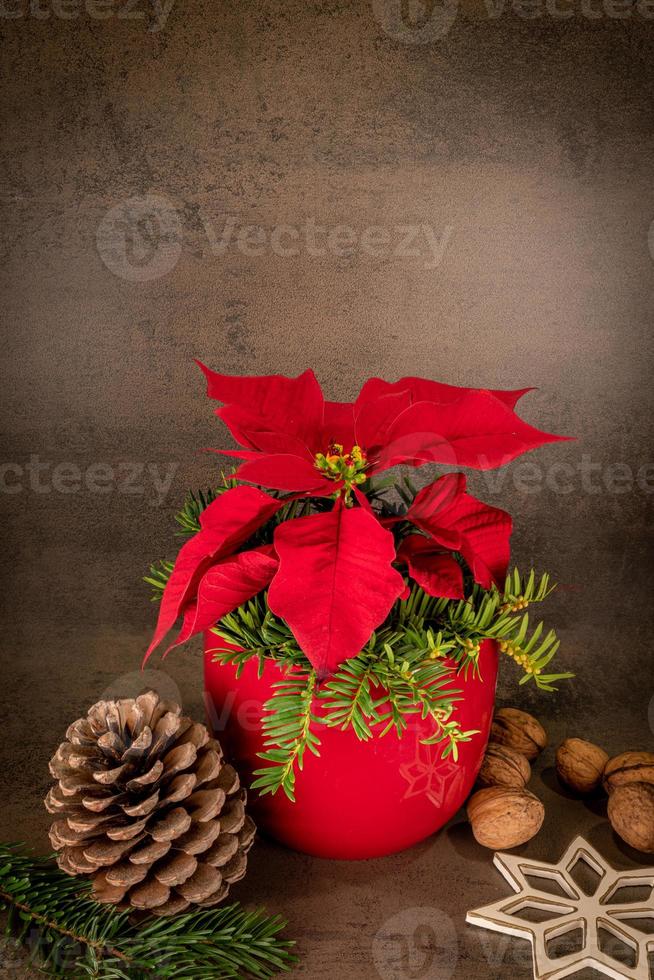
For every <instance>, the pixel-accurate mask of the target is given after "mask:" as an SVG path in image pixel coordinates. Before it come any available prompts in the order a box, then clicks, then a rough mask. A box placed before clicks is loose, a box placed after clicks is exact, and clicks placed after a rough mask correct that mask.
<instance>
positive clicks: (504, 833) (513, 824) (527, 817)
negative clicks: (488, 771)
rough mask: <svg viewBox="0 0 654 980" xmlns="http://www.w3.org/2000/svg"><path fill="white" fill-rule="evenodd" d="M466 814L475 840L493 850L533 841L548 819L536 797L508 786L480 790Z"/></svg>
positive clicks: (524, 790) (474, 796)
mask: <svg viewBox="0 0 654 980" xmlns="http://www.w3.org/2000/svg"><path fill="white" fill-rule="evenodd" d="M467 812H468V819H469V821H470V823H471V825H472V832H473V834H474V835H475V840H476V841H477V842H478V843H479V844H481V845H482V846H483V847H490V848H492V849H493V850H504V849H505V848H508V847H517V846H518V845H519V844H524V843H525V842H526V841H528V840H531V838H532V837H533V836H534V835H535V834H537V833H538V831H539V830H540V828H541V826H542V823H543V820H544V818H545V807H544V806H543V804H542V803H541V801H540V800H539V799H538V797H537V796H534V794H533V793H530V792H529V790H526V789H509V788H508V787H506V786H491V787H489V788H488V789H480V790H478V791H477V792H476V793H474V794H473V795H472V796H471V797H470V799H469V800H468V806H467Z"/></svg>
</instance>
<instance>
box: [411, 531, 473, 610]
mask: <svg viewBox="0 0 654 980" xmlns="http://www.w3.org/2000/svg"><path fill="white" fill-rule="evenodd" d="M397 557H398V558H399V559H400V561H404V562H406V564H407V566H408V568H409V574H410V575H411V578H413V579H415V581H416V582H417V583H418V585H420V586H421V587H422V588H423V589H424V590H425V592H427V593H429V595H433V596H439V597H441V598H443V599H463V571H462V569H461V566H460V565H459V563H458V561H456V559H455V558H453V557H452V555H447V554H444V553H443V550H442V548H439V547H438V546H437V545H435V544H434V542H433V541H430V540H429V538H423V537H422V535H420V534H410V535H409V536H408V537H407V538H405V539H404V541H403V542H402V544H401V545H400V547H399V550H398V552H397Z"/></svg>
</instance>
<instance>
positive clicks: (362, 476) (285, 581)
mask: <svg viewBox="0 0 654 980" xmlns="http://www.w3.org/2000/svg"><path fill="white" fill-rule="evenodd" d="M200 367H201V368H202V370H203V371H204V373H205V375H206V378H207V382H208V394H209V396H210V397H211V398H215V399H217V400H218V401H221V402H223V406H222V407H221V408H219V409H217V413H216V414H217V415H219V417H220V418H221V419H222V420H223V421H224V422H225V423H226V425H227V426H228V428H229V430H230V432H231V433H232V435H233V436H234V438H235V439H236V441H237V442H238V443H239V446H240V447H241V448H239V449H233V450H220V452H222V453H224V454H225V455H229V456H234V457H236V458H237V459H239V460H241V463H240V466H239V468H238V470H237V473H236V476H237V478H238V480H240V481H246V482H247V483H254V484H257V485H258V486H259V487H265V488H268V489H270V490H274V491H278V492H279V491H286V492H287V493H288V495H289V496H286V497H281V498H280V497H279V495H277V496H275V497H273V496H271V495H270V494H266V493H264V492H263V491H262V490H260V489H256V488H255V487H252V486H237V487H235V488H233V489H231V490H228V491H226V492H225V493H223V494H222V495H221V496H219V497H218V498H217V499H216V500H214V501H213V503H211V504H210V505H209V507H207V508H206V510H205V511H204V512H203V513H202V515H201V521H200V523H201V530H200V531H199V533H198V534H196V535H195V536H194V537H193V538H192V539H191V540H190V541H188V542H187V543H186V544H185V545H184V547H183V548H182V550H181V551H180V553H179V556H178V559H177V562H176V564H175V568H174V570H173V572H172V575H171V577H170V580H169V582H168V584H167V586H166V589H165V591H164V594H163V598H162V603H161V610H160V615H159V622H158V624H157V629H156V632H155V636H154V638H153V641H152V644H151V645H150V648H149V650H148V653H147V655H146V656H149V654H150V653H151V651H152V650H153V649H154V648H155V647H156V646H157V645H158V644H159V643H160V642H161V641H162V639H163V637H164V636H165V635H166V633H167V632H168V631H169V629H170V628H171V627H172V626H173V624H174V623H175V622H176V621H177V619H178V618H180V617H181V618H182V626H181V630H180V633H179V635H178V637H177V639H176V641H175V644H176V643H182V642H184V641H185V640H187V639H188V638H189V637H190V636H192V635H194V634H195V633H197V632H200V631H202V630H205V629H208V628H209V627H210V626H212V625H213V624H215V623H216V622H217V621H218V620H219V619H220V618H221V617H222V616H224V615H226V614H227V613H228V612H231V611H232V610H233V609H235V608H236V607H238V606H239V605H241V604H242V603H243V602H245V601H247V600H248V599H250V598H251V597H252V596H254V595H256V594H257V593H258V592H261V591H262V590H263V589H266V588H268V590H269V591H268V603H269V606H270V608H271V610H272V611H273V613H275V615H277V616H280V617H281V618H282V619H284V620H285V621H286V622H287V623H288V625H289V627H290V629H291V630H292V632H293V634H294V636H295V638H296V640H297V642H298V644H299V645H300V647H301V649H302V650H303V651H304V652H305V654H306V656H307V657H308V659H309V660H310V662H311V663H312V664H313V666H314V667H315V669H316V671H317V673H318V676H319V677H324V676H326V675H327V674H329V673H331V672H333V671H334V670H335V669H336V668H337V667H338V666H339V664H340V663H342V662H343V661H344V660H346V659H348V658H350V657H353V656H356V654H357V653H358V652H359V651H360V650H361V648H362V647H363V646H364V645H365V643H366V642H367V640H368V639H369V637H370V635H371V634H372V632H373V631H374V630H375V629H376V628H377V627H378V626H379V625H380V624H381V623H382V622H383V621H384V619H385V618H386V616H387V615H388V613H389V611H390V609H391V607H392V606H393V603H394V602H395V601H396V600H397V599H398V598H400V597H402V596H404V595H405V594H406V591H407V585H406V582H405V579H404V577H403V574H401V571H400V569H406V574H408V576H409V577H410V578H411V579H413V580H414V581H416V582H417V583H418V584H419V585H420V586H422V588H423V589H425V591H426V592H428V593H429V594H431V595H436V596H444V597H447V598H453V599H455V598H461V597H462V596H463V570H462V565H461V563H460V561H458V560H457V559H456V558H455V557H454V553H456V554H457V555H459V556H460V557H461V558H462V559H463V560H464V562H465V564H466V565H467V567H468V568H469V569H470V572H471V574H472V576H473V578H474V579H475V581H476V582H478V583H479V584H480V585H482V586H483V587H484V588H489V587H490V586H491V585H492V584H493V583H494V582H495V583H499V582H500V581H501V579H502V578H503V577H504V575H505V574H506V568H507V565H508V561H509V537H510V534H511V518H510V517H509V515H508V514H506V513H505V512H504V511H502V510H499V509H498V508H495V507H489V506H488V505H486V504H484V503H482V502H481V501H479V500H477V499H476V498H474V497H473V496H471V495H470V494H468V493H467V491H466V480H465V476H464V475H463V474H461V473H452V474H448V475H446V476H442V477H440V479H437V480H436V481H435V482H433V483H431V484H430V485H428V486H426V487H424V488H423V489H422V490H420V491H419V492H418V493H417V494H416V496H415V498H414V500H413V502H412V504H411V506H410V507H409V509H408V510H407V512H406V513H405V514H402V515H401V516H399V517H381V516H380V515H378V514H377V512H376V511H375V509H374V508H373V507H372V506H371V504H370V501H369V500H368V498H367V497H366V495H365V491H366V489H367V487H368V485H369V484H368V480H369V479H370V477H371V476H374V475H375V474H377V473H380V472H382V471H384V470H386V469H389V468H390V467H392V466H395V465H397V464H399V463H403V464H408V465H410V466H421V465H423V464H425V463H429V462H436V463H441V464H455V465H460V466H467V467H472V468H476V469H489V468H494V467H497V466H502V465H503V464H505V463H507V462H509V461H510V460H512V459H514V458H515V457H516V456H518V455H520V454H521V453H524V452H527V451H529V450H531V449H534V448H536V447H537V446H540V445H543V444H544V443H547V442H553V441H557V440H559V439H561V438H564V437H561V436H555V435H550V434H548V433H545V432H540V431H539V430H538V429H535V428H533V427H532V426H530V425H528V424H527V423H526V422H523V421H522V420H521V419H520V418H519V417H518V416H517V415H516V414H515V411H514V408H515V405H516V403H517V401H518V399H519V398H520V397H521V396H522V395H523V394H525V392H526V391H529V390H530V389H522V390H519V391H487V390H478V389H472V388H457V387H454V386H452V385H445V384H440V383H438V382H435V381H427V380H423V379H421V378H402V379H401V380H400V381H398V382H396V383H395V384H389V383H387V382H385V381H382V380H381V379H379V378H373V379H371V380H369V381H367V382H366V383H365V384H364V386H363V388H362V389H361V392H360V394H359V396H358V398H357V399H356V401H355V402H353V403H344V402H331V401H325V399H324V398H323V394H322V391H321V389H320V385H319V384H318V381H317V379H316V377H315V375H314V374H313V372H312V371H305V372H304V374H301V375H300V376H299V377H297V378H286V377H280V376H277V375H272V376H269V377H249V378H238V377H232V376H229V375H223V374H217V373H215V372H213V371H210V370H209V369H208V368H206V367H204V366H203V365H200ZM312 496H314V497H323V498H327V497H331V498H332V499H333V505H332V506H331V508H330V509H324V505H323V507H321V510H320V512H319V513H313V514H310V515H309V516H304V517H296V518H293V519H291V520H285V521H281V522H280V523H279V524H278V525H277V527H276V528H275V530H274V535H273V538H272V545H264V546H259V547H250V548H247V547H245V548H244V546H245V545H247V542H248V539H250V538H252V536H253V535H254V534H255V532H257V531H258V530H259V529H260V528H262V527H263V525H265V524H266V523H267V522H268V521H269V520H270V518H272V517H273V516H274V515H275V514H276V513H277V511H278V510H279V509H280V508H281V507H283V506H284V505H285V504H286V503H287V502H288V500H290V499H295V498H310V497H312ZM400 522H402V527H403V531H402V536H401V540H400V542H399V547H398V548H397V550H396V539H395V535H394V533H393V531H394V529H395V526H396V525H398V524H399V523H400ZM407 522H408V525H410V526H411V525H412V528H411V527H410V528H409V533H408V534H406V533H405V532H406V527H407ZM175 644H173V645H175Z"/></svg>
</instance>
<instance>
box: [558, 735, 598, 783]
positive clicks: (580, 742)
mask: <svg viewBox="0 0 654 980" xmlns="http://www.w3.org/2000/svg"><path fill="white" fill-rule="evenodd" d="M608 761H609V757H608V754H607V753H606V752H605V751H604V749H601V748H600V747H599V745H593V743H592V742H586V741H585V740H584V739H583V738H566V740H565V742H562V743H561V745H559V747H558V749H557V750H556V772H557V774H558V777H559V779H560V780H561V782H563V783H565V785H566V786H569V787H570V789H573V790H575V792H577V793H581V794H585V793H592V792H593V790H595V789H597V787H598V786H599V784H600V782H601V781H602V774H603V772H604V767H605V765H606V763H607V762H608Z"/></svg>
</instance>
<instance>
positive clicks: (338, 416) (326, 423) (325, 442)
mask: <svg viewBox="0 0 654 980" xmlns="http://www.w3.org/2000/svg"><path fill="white" fill-rule="evenodd" d="M332 442H338V443H340V444H341V445H342V446H345V448H346V449H350V447H351V446H353V445H354V442H355V439H354V405H352V404H351V403H350V402H325V415H324V420H323V429H322V444H321V445H320V446H319V447H317V449H316V451H317V452H323V453H324V451H325V449H326V448H327V446H329V444H330V443H332Z"/></svg>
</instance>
